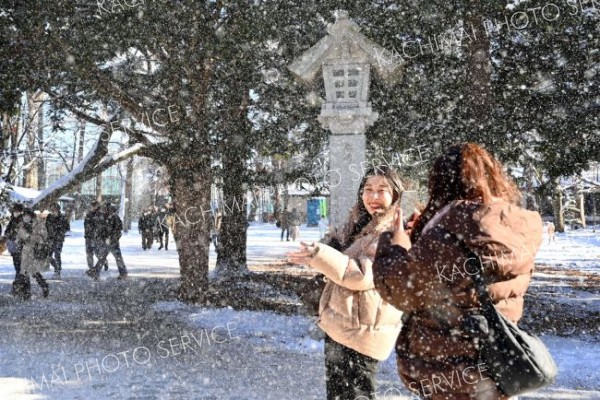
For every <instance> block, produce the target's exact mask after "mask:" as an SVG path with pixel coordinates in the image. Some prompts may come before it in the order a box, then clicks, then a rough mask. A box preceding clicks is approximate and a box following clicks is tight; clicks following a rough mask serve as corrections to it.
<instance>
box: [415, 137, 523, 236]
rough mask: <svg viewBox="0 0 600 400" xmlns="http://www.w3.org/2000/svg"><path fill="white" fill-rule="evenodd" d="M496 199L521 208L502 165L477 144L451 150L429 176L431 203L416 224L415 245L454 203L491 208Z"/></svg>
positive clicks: (468, 144)
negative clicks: (477, 203) (435, 218)
mask: <svg viewBox="0 0 600 400" xmlns="http://www.w3.org/2000/svg"><path fill="white" fill-rule="evenodd" d="M492 197H499V198H502V199H504V200H506V201H508V202H509V203H512V204H518V203H519V201H520V198H521V194H520V192H519V189H518V188H517V186H516V185H515V183H514V181H513V180H512V179H511V178H510V177H508V176H507V175H506V174H505V173H504V170H503V167H502V164H500V162H499V161H498V160H496V159H495V158H494V157H493V156H492V155H491V154H490V153H489V152H488V151H487V150H485V149H484V148H483V147H481V146H479V145H476V144H474V143H461V144H455V145H452V146H450V147H449V148H448V150H447V151H446V153H444V154H442V155H441V156H439V157H438V158H437V159H436V160H435V162H434V163H433V166H432V168H431V171H430V172H429V202H428V203H427V206H426V207H425V210H424V211H423V214H422V215H421V216H420V217H419V219H418V220H417V222H416V223H415V226H414V229H413V231H412V234H411V241H412V242H413V243H414V242H415V241H416V240H417V239H419V238H420V237H421V233H422V232H423V228H425V225H427V223H428V222H429V221H430V220H431V218H433V216H434V215H435V214H436V213H437V212H438V211H439V210H440V209H441V208H443V207H444V206H445V205H447V204H449V203H450V202H452V201H454V200H475V201H481V202H482V203H484V204H488V203H490V202H491V201H492Z"/></svg>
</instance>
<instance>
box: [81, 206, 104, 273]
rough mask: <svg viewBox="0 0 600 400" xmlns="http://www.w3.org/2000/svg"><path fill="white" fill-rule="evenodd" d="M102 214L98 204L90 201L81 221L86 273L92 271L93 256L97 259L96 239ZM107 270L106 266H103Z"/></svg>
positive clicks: (97, 238)
mask: <svg viewBox="0 0 600 400" xmlns="http://www.w3.org/2000/svg"><path fill="white" fill-rule="evenodd" d="M102 218H103V216H102V214H101V213H100V203H99V202H97V201H95V200H94V201H92V202H91V204H90V208H89V210H88V212H87V213H86V214H85V218H84V220H83V237H84V238H85V254H86V260H87V266H88V268H89V270H88V272H89V271H91V270H93V269H94V265H95V262H94V256H95V257H96V258H98V255H99V251H100V245H101V242H100V239H99V237H98V228H99V226H100V225H101V223H102ZM104 268H105V269H108V264H106V265H105V266H104Z"/></svg>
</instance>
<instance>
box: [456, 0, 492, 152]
mask: <svg viewBox="0 0 600 400" xmlns="http://www.w3.org/2000/svg"><path fill="white" fill-rule="evenodd" d="M483 7H484V6H483V4H482V2H481V0H475V1H472V2H469V5H468V6H467V10H466V17H465V19H464V30H465V32H466V34H469V35H471V40H468V42H467V46H466V52H467V65H468V68H467V82H469V85H470V87H469V90H468V94H467V96H468V105H469V118H470V120H471V122H472V123H471V126H472V127H473V132H472V135H473V139H475V140H477V141H481V142H482V143H487V141H486V140H485V139H486V136H485V130H484V129H482V128H484V127H485V126H486V124H488V123H490V113H491V109H492V83H491V74H492V64H491V61H490V41H489V38H488V36H487V35H486V34H485V33H484V32H482V31H481V30H479V28H480V27H483V26H484V25H483V24H484V10H483ZM473 30H475V32H473ZM463 40H467V39H464V38H463Z"/></svg>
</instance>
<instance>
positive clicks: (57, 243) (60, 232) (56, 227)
mask: <svg viewBox="0 0 600 400" xmlns="http://www.w3.org/2000/svg"><path fill="white" fill-rule="evenodd" d="M46 230H47V232H48V243H49V245H50V264H51V265H52V266H53V267H54V278H55V279H60V273H61V270H62V262H61V253H62V248H63V244H64V242H65V235H66V233H67V232H68V231H70V230H71V226H70V224H69V220H68V219H67V217H66V216H65V215H63V214H61V212H60V205H59V204H56V203H55V204H52V205H51V206H50V215H48V217H47V218H46Z"/></svg>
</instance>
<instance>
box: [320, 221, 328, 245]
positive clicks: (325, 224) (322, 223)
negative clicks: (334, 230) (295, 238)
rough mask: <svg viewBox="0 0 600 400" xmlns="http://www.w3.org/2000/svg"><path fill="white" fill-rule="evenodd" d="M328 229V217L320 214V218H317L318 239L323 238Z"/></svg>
mask: <svg viewBox="0 0 600 400" xmlns="http://www.w3.org/2000/svg"><path fill="white" fill-rule="evenodd" d="M328 230H329V218H327V217H326V216H324V215H321V219H320V220H319V240H320V239H323V238H324V237H325V235H327V231H328Z"/></svg>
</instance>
